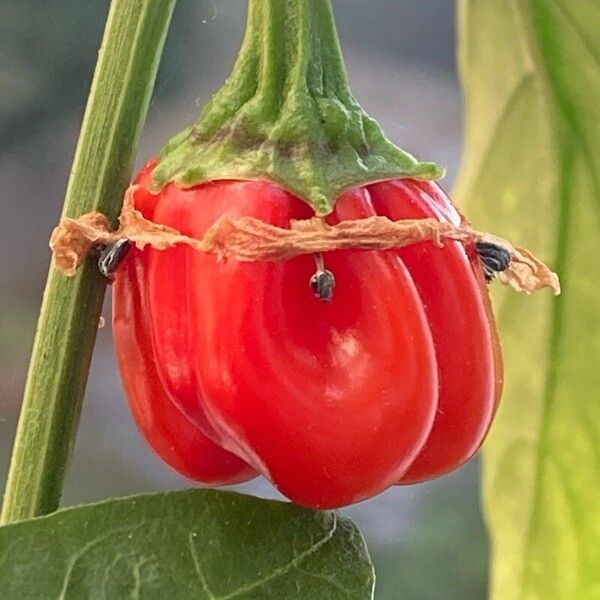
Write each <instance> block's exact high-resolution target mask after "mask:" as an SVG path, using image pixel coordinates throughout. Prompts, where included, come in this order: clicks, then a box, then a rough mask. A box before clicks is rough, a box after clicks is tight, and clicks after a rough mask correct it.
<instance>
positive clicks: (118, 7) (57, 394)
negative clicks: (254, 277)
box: [0, 0, 176, 524]
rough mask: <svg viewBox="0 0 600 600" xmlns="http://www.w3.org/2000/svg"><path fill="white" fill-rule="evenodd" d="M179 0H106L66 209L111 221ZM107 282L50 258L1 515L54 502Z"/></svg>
mask: <svg viewBox="0 0 600 600" xmlns="http://www.w3.org/2000/svg"><path fill="white" fill-rule="evenodd" d="M175 2H176V0H112V3H111V6H110V10H109V14H108V19H107V22H106V28H105V31H104V36H103V40H102V45H101V48H100V52H99V56H98V62H97V65H96V71H95V74H94V79H93V82H92V86H91V90H90V95H89V98H88V103H87V107H86V111H85V115H84V119H83V124H82V127H81V132H80V136H79V141H78V144H77V150H76V153H75V158H74V162H73V167H72V170H71V176H70V179H69V183H68V187H67V191H66V196H65V201H64V208H63V212H62V215H63V216H69V217H77V216H79V215H81V214H83V213H87V212H89V211H94V210H96V211H100V212H102V213H104V214H105V215H107V216H108V217H109V219H110V220H112V221H113V222H116V219H117V216H118V214H119V211H120V208H121V203H122V198H123V194H124V191H125V189H126V187H127V185H128V183H129V181H130V178H131V171H132V166H133V158H134V154H135V150H136V148H137V144H138V140H139V135H140V131H141V128H142V125H143V123H144V121H145V118H146V114H147V111H148V105H149V101H150V96H151V93H152V89H153V86H154V81H155V78H156V72H157V69H158V64H159V60H160V56H161V53H162V49H163V46H164V41H165V37H166V33H167V30H168V27H169V23H170V20H171V15H172V13H173V8H174V6H175ZM105 288H106V280H105V279H104V278H103V277H102V276H101V275H100V273H99V272H98V269H97V267H96V265H95V263H94V261H93V260H92V259H88V260H87V261H86V264H85V265H84V266H83V267H82V268H81V269H80V272H79V273H78V274H77V275H76V276H75V277H73V278H71V279H67V278H66V277H64V276H62V275H60V274H59V273H58V272H57V271H56V270H55V269H54V267H50V272H49V275H48V281H47V284H46V289H45V292H44V299H43V302H42V308H41V312H40V317H39V321H38V327H37V332H36V336H35V341H34V346H33V353H32V357H31V362H30V365H29V372H28V376H27V384H26V387H25V395H24V399H23V406H22V409H21V416H20V419H19V426H18V429H17V435H16V440H15V445H14V450H13V455H12V460H11V464H10V469H9V474H8V481H7V485H6V490H5V495H4V503H3V507H2V513H1V514H0V524H6V523H11V522H14V521H18V520H22V519H27V518H32V517H35V516H39V515H43V514H47V513H50V512H53V511H54V510H56V509H57V508H58V505H59V502H60V497H61V492H62V486H63V480H64V476H65V472H66V468H67V464H68V461H69V458H70V455H71V450H72V448H73V444H74V441H75V435H76V431H77V425H78V422H79V414H80V412H81V404H82V398H83V394H84V390H85V384H86V381H87V376H88V372H89V367H90V362H91V356H92V350H93V346H94V341H95V338H96V332H97V330H98V321H99V318H100V311H101V308H102V301H103V298H104V292H105Z"/></svg>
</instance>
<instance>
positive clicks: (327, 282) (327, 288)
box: [309, 254, 335, 302]
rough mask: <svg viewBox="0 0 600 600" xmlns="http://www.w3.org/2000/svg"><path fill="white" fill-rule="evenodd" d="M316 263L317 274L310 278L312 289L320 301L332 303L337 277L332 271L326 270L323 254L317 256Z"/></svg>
mask: <svg viewBox="0 0 600 600" xmlns="http://www.w3.org/2000/svg"><path fill="white" fill-rule="evenodd" d="M315 262H316V263H317V272H316V273H315V274H314V275H313V276H312V277H311V278H310V282H309V283H310V288H311V289H312V291H313V293H314V295H315V296H316V297H317V298H318V299H319V300H321V301H322V302H331V300H332V299H333V290H334V288H335V277H334V276H333V273H332V272H331V271H328V270H327V269H325V267H324V265H323V255H322V254H317V255H316V256H315Z"/></svg>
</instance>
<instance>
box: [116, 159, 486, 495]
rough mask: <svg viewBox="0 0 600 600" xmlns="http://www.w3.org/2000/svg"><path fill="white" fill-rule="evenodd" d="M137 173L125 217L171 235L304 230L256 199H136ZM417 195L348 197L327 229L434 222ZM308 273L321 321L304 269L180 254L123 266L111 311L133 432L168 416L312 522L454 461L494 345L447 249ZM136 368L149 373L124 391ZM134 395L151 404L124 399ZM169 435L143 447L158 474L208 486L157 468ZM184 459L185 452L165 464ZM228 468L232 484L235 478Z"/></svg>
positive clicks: (470, 283) (367, 255)
mask: <svg viewBox="0 0 600 600" xmlns="http://www.w3.org/2000/svg"><path fill="white" fill-rule="evenodd" d="M152 166H153V165H152V164H150V165H148V167H147V168H146V169H145V170H144V171H143V172H142V174H141V177H140V179H139V183H140V185H141V186H142V187H141V188H140V189H139V190H138V191H137V192H136V195H135V203H136V207H137V208H139V209H140V210H141V211H142V212H143V214H144V216H146V218H149V219H152V220H154V221H155V222H159V223H162V224H165V225H168V226H171V227H174V228H177V229H179V230H180V231H182V232H183V233H185V234H187V235H191V236H195V237H202V235H203V234H204V232H205V231H206V229H207V228H208V227H209V226H210V225H212V224H213V223H214V222H215V221H216V220H217V218H218V217H219V216H221V215H222V214H225V213H227V214H228V215H230V216H243V215H248V216H253V217H257V218H261V219H263V220H265V221H267V222H269V223H273V224H275V225H279V226H284V227H285V226H288V225H289V220H290V219H301V218H309V217H310V216H311V210H310V208H309V207H308V206H307V205H306V204H305V203H303V202H302V201H300V200H298V199H297V198H294V197H293V196H292V195H290V194H289V193H287V192H285V191H283V190H282V189H281V188H279V187H278V186H275V185H273V184H270V183H267V182H257V181H247V182H231V181H223V182H216V183H208V184H203V185H199V186H196V187H194V188H191V189H188V190H182V189H180V188H179V187H178V186H176V185H175V184H169V185H168V186H167V187H166V188H164V190H163V191H162V192H161V193H160V194H159V195H157V196H156V195H152V194H150V193H149V192H148V191H147V189H145V187H144V186H147V185H148V183H149V181H150V171H151V168H152ZM428 185H429V186H432V189H434V191H435V192H436V193H437V194H438V195H439V194H440V192H439V188H437V186H435V184H428ZM433 186H435V188H434V187H433ZM422 187H423V185H422V184H420V187H419V186H417V185H416V184H415V183H414V182H413V181H411V180H402V181H394V182H389V183H379V184H373V185H370V186H367V187H366V188H362V189H356V190H354V191H352V192H348V193H346V194H344V195H343V196H342V197H341V198H340V199H338V201H337V202H336V210H335V211H334V213H333V214H332V215H331V217H330V219H329V220H330V222H332V223H333V222H335V221H337V220H345V219H357V218H363V217H366V216H370V215H372V214H375V213H378V214H385V215H387V216H390V217H391V218H396V219H397V218H421V217H425V216H436V217H438V218H442V217H441V214H440V213H439V211H438V210H437V208H436V201H435V200H434V199H433V198H432V197H431V196H429V195H427V194H426V193H425V192H424V191H423V189H421V188H422ZM438 201H439V199H438ZM442 208H443V207H442ZM326 266H327V268H329V269H331V270H332V271H333V272H334V273H335V275H336V279H337V287H336V290H335V296H334V299H333V301H332V302H331V303H330V304H324V303H321V302H318V301H317V300H315V298H314V297H312V292H311V290H310V289H309V287H308V285H307V282H308V280H309V278H310V275H311V273H312V272H314V261H313V258H312V257H310V256H304V257H299V258H296V259H292V260H290V261H287V262H283V263H238V262H237V261H234V260H228V261H221V262H220V261H218V260H217V259H216V258H215V257H214V256H213V255H206V254H203V253H198V252H196V251H194V250H192V249H189V248H187V247H181V248H176V249H171V250H168V251H162V252H161V251H156V250H146V251H144V252H139V251H136V250H133V251H132V252H131V253H130V255H129V256H128V258H127V259H126V260H125V263H124V267H123V268H122V269H121V270H120V271H118V272H117V275H116V281H115V288H114V305H115V333H116V335H115V340H116V343H117V350H118V356H119V359H120V362H121V365H122V372H123V376H124V379H125V384H126V387H127V388H128V389H127V392H128V395H129V398H130V402H131V403H132V408H133V411H134V414H138V415H139V414H140V405H143V406H146V407H151V406H152V405H153V403H154V407H155V410H156V407H157V406H158V407H161V410H165V409H166V408H167V407H168V410H170V411H172V413H173V415H175V414H177V416H178V417H181V415H179V414H178V413H177V409H174V405H177V406H178V407H179V408H181V410H183V411H184V412H185V413H186V414H187V415H188V417H189V418H190V419H191V420H192V421H193V422H194V423H195V424H196V426H197V427H198V432H197V433H198V439H199V440H200V442H201V443H207V438H206V437H205V436H207V437H208V438H210V439H211V440H213V441H214V442H215V443H216V444H218V445H220V446H222V447H223V448H226V449H227V450H228V451H229V452H231V453H234V454H236V455H238V456H240V457H243V458H244V459H245V460H246V461H247V462H248V463H250V464H252V465H253V466H254V467H255V468H256V469H258V470H259V471H261V472H263V473H264V474H265V475H267V476H268V477H269V478H270V479H271V480H272V481H273V482H274V483H275V484H276V485H277V487H278V488H279V489H280V490H281V491H282V492H283V493H284V494H285V495H287V496H288V497H290V498H291V499H293V500H295V501H296V502H298V503H300V504H305V505H308V506H314V507H334V506H341V505H345V504H349V503H352V502H356V501H358V500H361V499H364V498H366V497H369V496H372V495H374V494H377V493H378V492H380V491H382V490H383V489H385V488H386V487H388V486H389V485H391V484H393V483H395V482H398V481H400V482H403V483H406V482H412V481H421V480H425V479H429V478H431V477H435V476H438V475H441V474H443V473H446V472H448V471H450V470H452V469H454V468H456V467H457V466H459V465H460V464H462V463H463V462H464V461H465V460H467V459H468V458H470V456H471V455H472V454H473V453H474V452H475V450H476V449H477V448H478V447H479V444H480V443H481V441H482V439H483V437H484V435H485V432H486V431H487V429H488V427H489V424H490V421H491V418H492V414H493V410H494V405H495V399H496V387H495V367H494V353H493V345H494V343H495V342H494V336H495V333H494V331H493V329H492V328H491V327H490V322H489V318H488V316H487V314H486V308H485V303H484V300H483V298H482V295H481V290H480V287H479V284H478V282H477V279H476V276H475V274H474V273H473V271H472V269H471V265H470V263H469V260H468V259H467V257H466V254H465V252H464V250H463V249H462V246H461V245H460V244H459V243H457V242H451V243H448V244H446V246H445V247H444V248H443V249H438V248H435V247H434V246H433V245H432V244H431V243H422V244H418V245H415V246H410V247H407V248H403V249H400V250H397V251H390V252H385V253H378V252H364V251H360V250H357V251H341V252H334V253H330V254H328V255H327V256H326ZM477 268H478V269H479V267H477ZM409 274H410V275H409ZM132 298H137V301H133V300H132ZM123 307H125V308H123ZM127 313H128V314H127ZM432 341H433V345H434V346H435V349H436V352H435V353H434V350H433V345H432ZM436 353H437V360H436ZM144 365H145V366H144ZM148 365H150V366H152V367H153V368H154V369H155V372H153V373H151V374H150V376H149V374H148V373H144V374H141V373H140V370H141V369H148ZM438 372H439V386H440V391H439V400H438V392H437V381H438ZM129 379H131V381H132V382H133V383H129V384H128V381H129ZM145 380H151V381H152V385H153V386H154V390H150V391H148V390H147V389H146V388H144V386H143V385H140V384H139V383H138V386H139V387H136V384H135V382H140V381H141V382H143V381H145ZM152 394H154V397H153V398H150V396H151V395H152ZM434 417H435V423H434V424H433V429H432V430H431V426H432V422H433V419H434ZM138 419H139V416H138ZM180 420H181V419H180ZM157 421H161V419H160V418H159V419H157ZM179 425H181V423H179ZM186 425H188V424H187V423H186ZM186 429H187V428H186ZM430 430H431V431H430ZM200 432H202V433H200ZM169 433H170V434H171V435H172V436H173V438H172V440H171V442H172V443H171V444H169V443H168V440H167V443H166V444H163V448H161V447H158V445H157V442H156V439H157V437H156V435H155V433H153V432H151V431H150V432H148V433H147V437H148V439H149V441H150V442H151V444H154V446H155V450H156V451H157V452H158V453H159V454H161V455H162V456H163V458H165V460H166V461H167V462H168V463H169V464H170V465H171V466H173V467H174V468H175V469H176V470H179V471H180V472H182V473H183V474H185V475H187V476H189V477H191V478H193V479H197V480H199V481H204V482H212V481H213V480H211V479H209V478H208V477H207V475H206V474H205V472H204V470H203V469H204V468H205V465H200V466H198V467H197V470H196V471H193V467H192V468H191V470H190V466H189V465H188V466H186V470H185V471H184V470H183V469H182V468H181V467H179V466H178V465H177V464H175V462H174V458H173V457H172V456H168V455H167V456H165V450H164V447H166V448H172V445H173V443H174V442H175V441H176V440H179V439H180V438H179V435H180V432H179V431H178V430H177V429H176V428H173V429H172V430H171V431H170V432H168V431H165V432H164V433H163V435H164V436H165V437H168V436H169ZM191 437H192V438H193V435H192V436H191ZM175 454H177V453H175ZM223 454H224V455H226V454H227V453H225V452H223ZM417 454H418V456H417ZM189 456H190V449H189V448H188V449H186V448H182V449H181V451H180V452H179V457H180V459H182V460H186V459H188V460H189ZM415 457H416V460H415ZM229 458H230V456H229ZM216 462H217V464H219V465H221V464H222V463H223V462H224V461H223V460H219V459H217V460H216ZM225 462H226V461H225ZM228 464H229V463H228ZM237 466H238V468H239V471H236V472H235V474H232V477H233V478H234V479H235V477H239V478H243V477H248V476H250V475H251V470H250V469H246V470H244V469H243V468H242V467H241V466H240V465H239V463H238V465H237Z"/></svg>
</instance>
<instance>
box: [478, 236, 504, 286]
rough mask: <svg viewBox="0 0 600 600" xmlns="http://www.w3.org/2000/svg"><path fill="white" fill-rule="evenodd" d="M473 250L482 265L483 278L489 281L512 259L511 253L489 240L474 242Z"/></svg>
mask: <svg viewBox="0 0 600 600" xmlns="http://www.w3.org/2000/svg"><path fill="white" fill-rule="evenodd" d="M475 250H476V251H477V254H478V255H479V259H480V260H481V265H482V266H483V274H484V275H485V280H486V281H487V282H488V283H489V282H490V281H492V280H493V279H494V278H495V277H496V275H498V273H500V272H501V271H506V269H508V267H509V265H510V261H511V260H512V255H511V253H510V252H509V251H508V250H507V249H506V248H503V247H502V246H498V244H492V243H491V242H475Z"/></svg>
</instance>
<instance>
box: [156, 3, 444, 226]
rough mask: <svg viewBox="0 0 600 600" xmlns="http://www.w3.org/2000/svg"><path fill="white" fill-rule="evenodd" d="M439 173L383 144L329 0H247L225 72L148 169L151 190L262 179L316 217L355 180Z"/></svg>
mask: <svg viewBox="0 0 600 600" xmlns="http://www.w3.org/2000/svg"><path fill="white" fill-rule="evenodd" d="M442 175H443V170H442V169H441V168H439V167H438V166H437V165H435V164H433V163H422V162H419V161H417V160H416V159H415V158H414V157H413V156H411V155H410V154H408V153H407V152H405V151H404V150H401V149H400V148H398V147H397V146H395V145H394V144H392V143H391V142H390V141H389V140H388V139H387V138H386V137H385V135H384V133H383V131H382V130H381V127H380V126H379V125H378V123H377V122H376V121H375V120H374V119H372V118H371V117H369V115H367V114H366V113H365V111H364V110H363V109H362V108H361V106H360V105H359V104H358V102H357V101H356V99H355V98H354V97H353V96H352V93H351V92H350V89H349V87H348V78H347V75H346V69H345V66H344V61H343V59H342V54H341V49H340V46H339V41H338V37H337V32H336V28H335V23H334V19H333V12H332V8H331V4H330V0H249V8H248V23H247V29H246V35H245V38H244V42H243V44H242V48H241V50H240V53H239V56H238V59H237V61H236V64H235V66H234V69H233V72H232V74H231V76H230V77H229V79H227V81H226V82H225V84H224V86H223V87H222V88H221V89H220V90H219V91H218V92H217V93H216V94H215V95H214V96H213V98H212V99H211V100H210V101H209V103H208V104H207V105H206V106H205V108H204V109H203V111H202V113H201V114H200V118H199V119H198V121H197V122H196V123H195V124H194V125H192V126H191V127H189V128H188V129H186V130H184V131H182V132H181V133H179V134H178V135H176V136H175V137H174V138H172V139H171V140H170V141H169V143H168V144H167V146H166V147H165V148H164V149H163V151H162V152H161V154H160V156H159V162H158V165H157V166H156V168H155V170H154V172H153V178H154V188H155V189H156V190H159V189H160V188H161V187H162V186H164V185H165V184H166V183H168V182H170V181H175V182H176V183H177V184H178V185H180V186H182V187H191V186H194V185H197V184H199V183H202V182H204V181H208V180H216V179H269V180H272V181H274V182H276V183H279V184H280V185H281V186H282V187H284V188H286V189H288V190H290V191H291V192H292V193H294V194H296V195H297V196H298V197H300V198H302V199H303V200H305V201H306V202H307V203H308V204H310V205H311V206H312V207H313V208H314V210H315V213H316V214H318V215H326V214H328V213H330V212H331V211H332V210H333V204H334V200H335V199H336V198H337V197H338V196H339V195H340V194H341V193H342V192H343V191H344V190H346V189H348V188H350V187H352V186H355V185H361V184H366V183H369V182H373V181H377V180H382V179H391V178H401V177H412V178H415V179H435V178H438V177H441V176H442Z"/></svg>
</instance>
